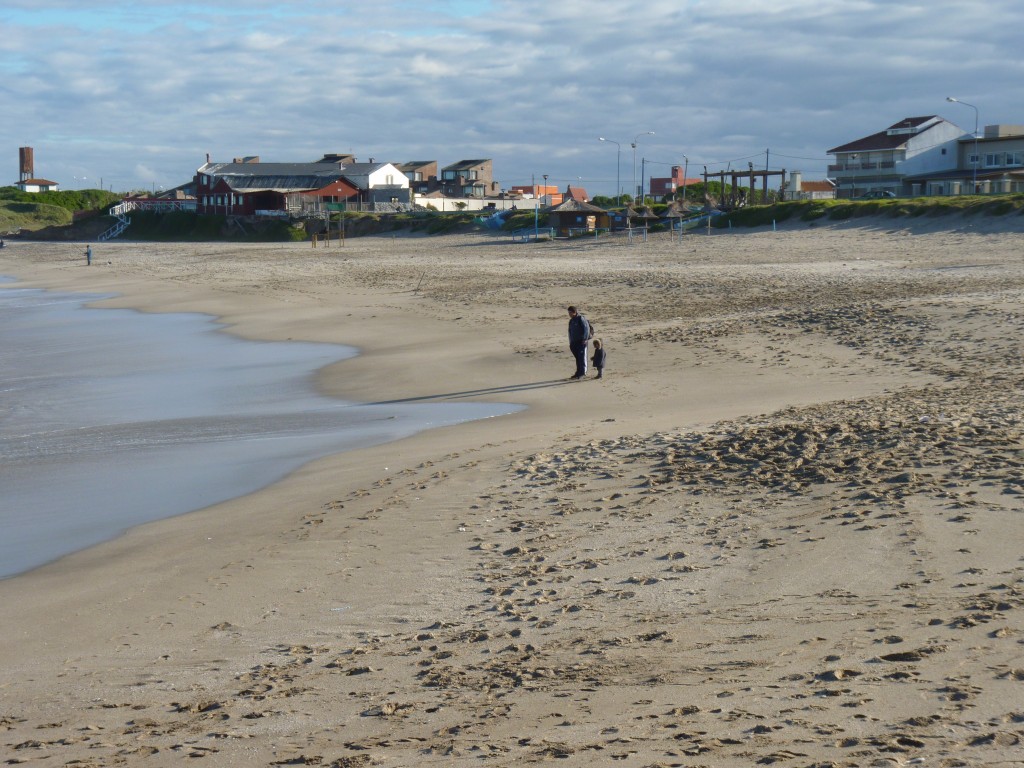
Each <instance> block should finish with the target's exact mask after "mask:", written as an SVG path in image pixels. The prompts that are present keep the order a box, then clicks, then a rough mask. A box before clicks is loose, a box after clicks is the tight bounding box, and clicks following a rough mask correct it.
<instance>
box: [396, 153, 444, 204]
mask: <svg viewBox="0 0 1024 768" xmlns="http://www.w3.org/2000/svg"><path fill="white" fill-rule="evenodd" d="M395 167H396V168H398V170H400V171H401V172H402V173H404V174H405V177H406V178H407V179H409V189H410V191H411V192H412V194H413V195H414V196H415V195H425V194H427V193H428V192H432V191H434V190H436V189H438V188H439V186H440V185H439V183H438V181H437V160H409V161H408V162H405V163H396V164H395Z"/></svg>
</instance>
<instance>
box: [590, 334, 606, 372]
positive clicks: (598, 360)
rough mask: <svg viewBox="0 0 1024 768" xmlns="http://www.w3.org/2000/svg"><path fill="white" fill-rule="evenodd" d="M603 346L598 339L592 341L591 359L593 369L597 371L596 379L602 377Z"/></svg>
mask: <svg viewBox="0 0 1024 768" xmlns="http://www.w3.org/2000/svg"><path fill="white" fill-rule="evenodd" d="M604 357H605V355H604V344H602V343H601V340H600V339H594V356H593V357H592V358H591V360H593V362H594V367H595V368H596V369H597V378H599V379H600V378H601V377H602V376H604Z"/></svg>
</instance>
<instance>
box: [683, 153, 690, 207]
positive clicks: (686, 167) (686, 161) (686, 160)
mask: <svg viewBox="0 0 1024 768" xmlns="http://www.w3.org/2000/svg"><path fill="white" fill-rule="evenodd" d="M689 170H690V158H688V157H687V156H686V155H683V206H684V207H685V206H686V172H687V171H689Z"/></svg>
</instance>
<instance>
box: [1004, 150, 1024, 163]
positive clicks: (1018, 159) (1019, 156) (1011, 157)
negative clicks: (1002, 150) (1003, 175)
mask: <svg viewBox="0 0 1024 768" xmlns="http://www.w3.org/2000/svg"><path fill="white" fill-rule="evenodd" d="M1006 164H1007V165H1024V152H1007V153H1006Z"/></svg>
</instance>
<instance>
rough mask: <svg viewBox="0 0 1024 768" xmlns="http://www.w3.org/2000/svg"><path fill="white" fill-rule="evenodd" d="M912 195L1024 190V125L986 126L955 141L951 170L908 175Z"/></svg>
mask: <svg viewBox="0 0 1024 768" xmlns="http://www.w3.org/2000/svg"><path fill="white" fill-rule="evenodd" d="M906 183H907V184H908V185H909V186H910V190H911V192H910V193H911V194H913V195H964V194H978V195H988V194H993V195H998V194H1009V193H1013V192H1024V125H1003V124H999V125H986V126H985V129H984V131H983V132H982V135H981V136H977V137H975V136H971V135H968V136H963V137H961V138H960V139H958V140H957V152H956V166H955V167H954V168H952V169H948V170H943V171H935V172H932V173H922V174H917V175H914V176H908V177H907V178H906Z"/></svg>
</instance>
